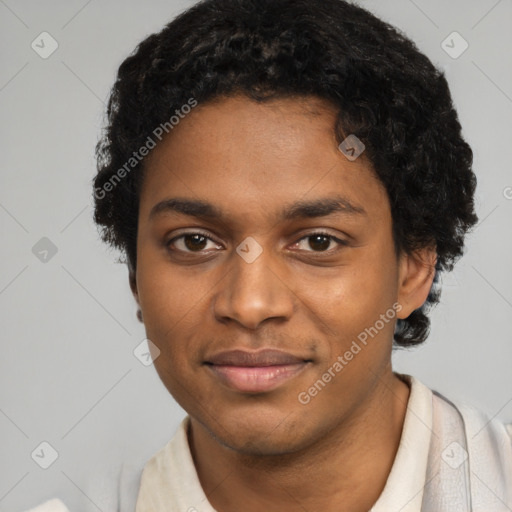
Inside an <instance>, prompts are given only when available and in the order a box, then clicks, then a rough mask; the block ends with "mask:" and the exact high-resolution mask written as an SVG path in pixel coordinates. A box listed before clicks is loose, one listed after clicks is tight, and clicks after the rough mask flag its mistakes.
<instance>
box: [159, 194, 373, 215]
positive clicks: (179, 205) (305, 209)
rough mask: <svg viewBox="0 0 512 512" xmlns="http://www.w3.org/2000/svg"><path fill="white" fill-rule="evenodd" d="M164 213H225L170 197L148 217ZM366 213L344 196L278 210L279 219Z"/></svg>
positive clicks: (207, 205)
mask: <svg viewBox="0 0 512 512" xmlns="http://www.w3.org/2000/svg"><path fill="white" fill-rule="evenodd" d="M164 213H178V214H182V215H188V216H190V217H197V218H201V219H205V220H223V219H224V218H227V215H224V214H223V213H222V210H220V209H219V208H217V207H216V206H215V205H213V204H211V203H208V202H206V201H201V200H196V199H184V198H171V199H164V200H163V201H160V202H159V203H157V204H156V205H155V206H153V208H152V209H151V212H150V213H149V218H150V219H152V218H153V217H155V216H157V215H162V214H164ZM336 213H338V214H343V215H351V216H357V215H367V212H366V210H365V209H364V208H363V207H361V206H357V205H354V204H352V203H351V202H350V201H349V200H348V199H347V198H346V197H342V196H335V197H325V198H319V199H314V200H312V201H296V202H294V203H292V204H290V205H286V206H285V207H284V208H283V209H282V210H281V212H280V218H281V220H293V219H301V218H316V217H326V216H328V215H332V214H336Z"/></svg>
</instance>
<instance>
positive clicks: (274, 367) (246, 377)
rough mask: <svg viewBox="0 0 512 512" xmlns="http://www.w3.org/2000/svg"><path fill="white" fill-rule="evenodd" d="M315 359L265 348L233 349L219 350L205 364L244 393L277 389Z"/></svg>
mask: <svg viewBox="0 0 512 512" xmlns="http://www.w3.org/2000/svg"><path fill="white" fill-rule="evenodd" d="M310 362H311V360H309V359H303V358H300V357H297V356H294V355H293V354H289V353H287V352H282V351H280V350H275V349H264V350H259V351H258V352H248V351H245V350H229V351H225V352H219V353H217V354H215V355H213V356H211V357H209V358H208V360H207V361H205V365H206V366H207V367H208V368H209V369H210V370H211V372H212V373H213V374H214V375H215V376H216V377H217V378H218V379H219V380H220V381H221V382H222V383H223V384H225V385H226V386H228V387H229V388H230V389H233V390H235V391H240V392H244V393H263V392H268V391H272V390H274V389H276V388H277V387H279V386H281V385H283V384H285V383H286V382H288V381H289V380H290V379H292V378H294V377H295V376H297V375H298V374H299V373H301V372H302V371H303V370H304V369H305V367H306V366H307V365H308V364H309V363H310Z"/></svg>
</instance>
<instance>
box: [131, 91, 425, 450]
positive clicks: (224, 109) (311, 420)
mask: <svg viewBox="0 0 512 512" xmlns="http://www.w3.org/2000/svg"><path fill="white" fill-rule="evenodd" d="M334 125H335V114H334V112H333V109H332V108H331V107H330V106H329V105H328V104H327V103H325V102H323V101H321V100H318V99H314V98H304V99H302V100H299V99H281V100H272V101H271V102H267V103H260V104H258V103H256V102H253V101H252V100H250V99H247V98H245V97H233V98H229V99H222V100H216V101H215V102H212V103H209V104H206V105H200V106H198V107H196V109H194V110H193V111H192V113H190V114H189V115H188V116H187V117H186V118H185V119H183V120H181V121H180V123H179V125H178V126H176V127H175V128H174V130H173V131H172V132H171V133H170V134H169V136H168V137H167V138H166V139H164V140H163V141H162V143H161V144H160V145H159V146H157V147H156V148H155V149H154V150H153V152H152V153H151V154H150V155H149V158H148V160H147V167H146V171H147V172H146V175H145V178H144V183H143V187H142V191H141V198H140V211H139V231H138V245H137V269H136V274H135V276H134V282H135V285H134V287H133V290H134V293H135V296H136V299H137V301H138V302H139V303H140V306H141V310H142V314H143V318H144V323H145V327H146V332H147V337H148V338H149V339H150V340H151V341H152V342H153V343H154V344H155V345H156V346H157V347H158V349H159V350H160V355H159V356H158V357H157V358H156V360H155V367H156V370H157V372H158V374H159V376H160V378H161V380H162V382H163V383H164V385H165V386H166V387H167V389H168V390H169V392H170V393H171V394H172V395H173V396H174V398H175V399H176V400H177V402H178V403H179V404H180V405H181V406H182V407H183V408H184V409H185V411H187V412H188V413H189V415H190V416H191V417H192V418H193V420H195V421H197V422H199V424H201V425H202V426H203V427H204V428H205V429H207V431H208V432H210V433H211V434H212V436H213V437H214V438H216V439H217V440H218V441H219V442H221V443H222V444H224V445H226V446H229V447H231V448H233V449H235V450H239V451H241V452H245V453H260V454H269V453H287V452H292V451H295V450H298V449H301V448H303V447H305V446H307V445H308V444H311V443H313V442H315V440H317V439H320V438H321V437H322V436H323V435H325V433H326V432H329V431H330V430H332V429H334V428H336V426H338V425H340V424H342V423H343V422H347V421H350V418H352V417H353V416H354V415H356V414H358V411H361V410H362V408H364V407H365V404H368V402H369V400H370V397H371V396H372V394H374V393H375V390H376V388H377V387H378V383H379V381H380V380H382V378H383V376H384V375H385V374H386V372H388V373H390V357H391V356H390V354H391V345H392V337H393V331H394V325H395V321H396V318H397V317H404V315H405V316H407V314H408V312H407V311H406V310H407V308H409V309H410V310H412V309H414V308H415V307H418V305H417V304H413V303H412V302H413V300H412V299H411V298H410V297H409V296H406V295H405V291H404V289H402V288H401V283H402V282H404V281H407V280H406V279H404V274H405V272H406V271H407V269H410V268H411V266H410V264H408V263H407V261H406V260H402V259H401V258H397V257H396V255H395V251H394V246H393V242H392V219H391V213H390V206H389V200H388V197H387V194H386V191H385V189H384V187H383V185H382V184H381V182H380V181H379V180H378V179H377V178H376V176H375V174H374V173H373V171H372V168H371V166H370V164H369V163H368V162H367V161H366V160H365V158H364V154H363V155H362V156H360V157H359V158H358V159H357V160H355V161H349V160H348V159H347V158H346V157H345V155H344V154H343V153H342V152H341V151H340V150H339V149H338V143H337V141H336V138H335V135H334ZM428 288H429V287H428V286H427V287H426V288H425V291H424V292H423V295H422V297H419V298H418V300H419V301H420V303H419V305H421V303H422V302H421V301H424V300H425V297H426V293H428ZM401 294H402V295H401ZM420 295H421V294H420ZM402 299H404V300H403V301H402V304H401V305H400V306H398V308H397V306H396V304H397V301H400V300H402ZM410 299H411V300H410ZM408 301H409V302H410V304H409V302H408ZM404 303H405V305H404ZM400 309H402V312H401V313H398V310H400ZM409 312H410V311H409ZM363 333H366V340H365V343H363V341H362V340H363V339H364V338H365V336H364V334H363ZM370 333H371V335H370ZM354 343H355V345H354ZM356 346H357V347H359V348H356ZM350 354H352V355H351V356H350ZM342 361H343V362H342ZM336 363H338V364H336ZM340 366H341V369H340ZM326 373H327V374H328V375H330V378H329V377H325V375H326ZM319 380H321V381H322V382H323V385H322V384H321V383H319ZM315 383H316V386H315ZM315 390H316V391H315Z"/></svg>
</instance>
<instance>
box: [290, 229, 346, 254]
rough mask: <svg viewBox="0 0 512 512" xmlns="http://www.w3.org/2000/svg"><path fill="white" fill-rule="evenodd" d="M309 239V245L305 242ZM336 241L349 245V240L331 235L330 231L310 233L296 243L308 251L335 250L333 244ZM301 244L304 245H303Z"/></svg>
mask: <svg viewBox="0 0 512 512" xmlns="http://www.w3.org/2000/svg"><path fill="white" fill-rule="evenodd" d="M306 240H307V241H308V243H307V245H306V244H305V241H306ZM332 243H334V244H335V245H338V246H344V245H347V242H345V241H343V240H340V239H339V238H336V237H335V236H333V235H330V234H329V233H310V234H309V235H307V236H304V237H302V238H301V239H300V240H299V241H298V242H296V243H295V245H296V246H297V247H298V248H299V249H303V250H305V251H306V252H319V253H322V252H328V253H331V252H335V250H336V249H334V250H333V248H332V246H331V244H332ZM301 244H304V245H306V247H304V245H303V246H302V247H301Z"/></svg>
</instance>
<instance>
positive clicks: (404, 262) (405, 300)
mask: <svg viewBox="0 0 512 512" xmlns="http://www.w3.org/2000/svg"><path fill="white" fill-rule="evenodd" d="M436 262H437V253H436V250H435V248H432V247H427V248H423V249H420V250H418V251H415V252H414V253H411V254H402V256H401V257H400V263H399V265H400V268H399V282H398V302H399V303H400V304H401V306H402V309H401V310H400V313H399V314H397V317H398V318H402V319H403V318H407V317H408V316H409V315H410V314H411V313H412V312H413V311H414V310H416V309H418V308H420V307H421V306H422V305H423V304H424V303H425V301H426V300H427V297H428V294H429V292H430V289H431V288H432V283H433V281H434V277H435V274H436Z"/></svg>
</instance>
